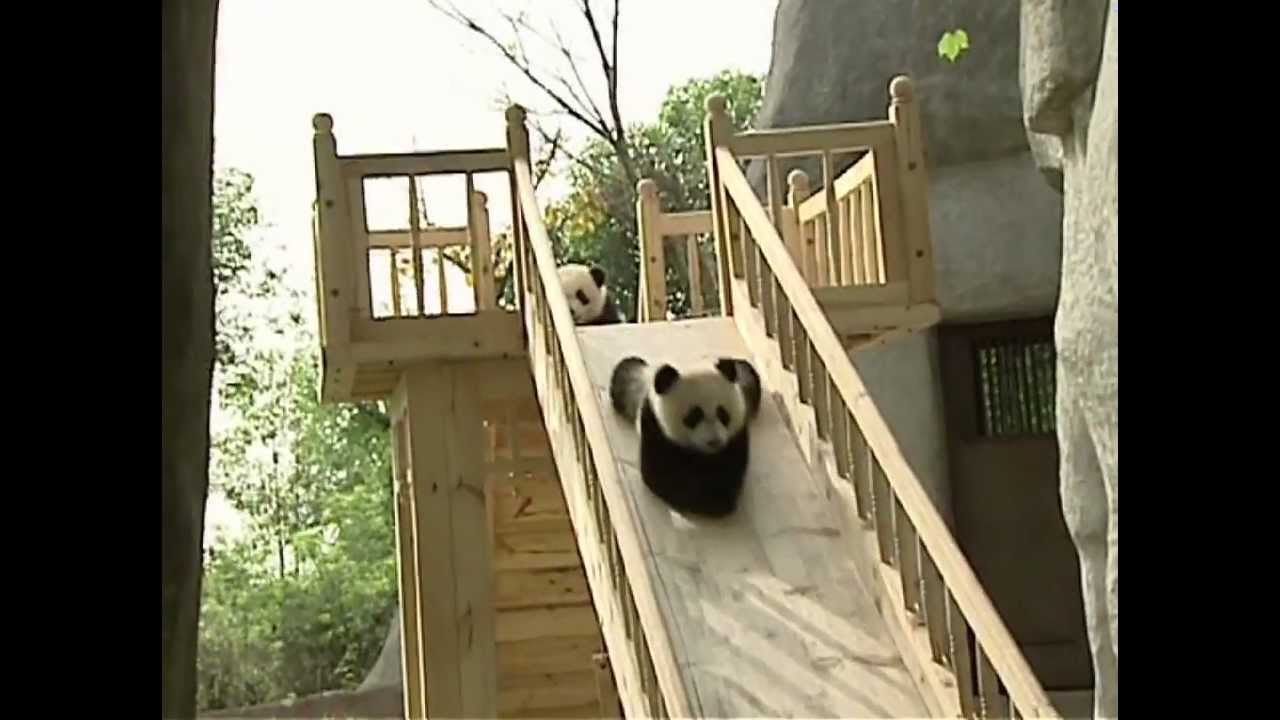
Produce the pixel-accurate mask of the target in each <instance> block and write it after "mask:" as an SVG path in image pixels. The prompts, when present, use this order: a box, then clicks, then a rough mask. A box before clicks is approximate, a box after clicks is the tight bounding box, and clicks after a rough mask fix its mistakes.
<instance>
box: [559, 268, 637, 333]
mask: <svg viewBox="0 0 1280 720" xmlns="http://www.w3.org/2000/svg"><path fill="white" fill-rule="evenodd" d="M557 272H558V273H559V275H560V287H562V288H563V289H564V299H565V300H566V301H567V302H568V303H569V312H570V313H572V314H573V324H574V325H615V324H617V323H622V322H626V320H625V319H624V318H623V317H622V312H621V311H619V310H618V306H617V305H615V304H614V302H613V297H612V296H611V295H609V287H608V285H607V284H606V283H605V275H604V270H602V269H600V268H599V267H598V266H595V265H592V266H587V265H578V264H576V263H570V264H568V265H561V266H560V267H559V268H557Z"/></svg>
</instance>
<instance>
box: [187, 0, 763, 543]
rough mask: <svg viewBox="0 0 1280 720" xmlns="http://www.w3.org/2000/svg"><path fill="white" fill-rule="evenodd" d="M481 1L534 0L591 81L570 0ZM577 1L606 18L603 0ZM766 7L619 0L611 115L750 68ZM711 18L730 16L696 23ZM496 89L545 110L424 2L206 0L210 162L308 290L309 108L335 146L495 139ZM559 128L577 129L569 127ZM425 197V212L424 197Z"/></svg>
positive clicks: (627, 113)
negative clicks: (240, 173)
mask: <svg viewBox="0 0 1280 720" xmlns="http://www.w3.org/2000/svg"><path fill="white" fill-rule="evenodd" d="M455 2H456V4H457V5H458V6H460V7H461V8H463V9H464V10H465V11H466V12H469V13H475V14H478V15H483V16H484V17H492V15H488V14H486V13H489V12H491V8H493V7H495V0H455ZM496 4H497V5H499V6H501V7H504V8H508V9H511V10H519V9H520V8H535V9H534V10H531V11H530V20H531V21H533V22H534V23H535V25H537V26H539V27H541V26H542V23H543V22H545V21H546V20H547V19H551V20H552V21H554V22H555V23H556V24H557V26H558V27H559V29H560V30H561V32H562V33H564V34H565V36H566V39H567V41H568V43H569V45H570V46H571V48H572V49H573V50H574V52H575V53H577V54H579V55H580V56H582V57H583V58H585V60H586V61H587V62H586V64H585V65H583V70H584V77H585V78H586V79H587V82H588V83H595V82H597V80H598V78H599V75H600V73H599V70H598V68H596V66H595V65H594V61H593V58H594V52H595V49H594V46H593V45H592V44H591V43H590V39H589V38H590V36H589V35H587V34H586V33H585V32H584V29H585V24H584V22H583V20H582V19H581V17H580V15H578V11H577V10H576V9H575V5H576V2H575V0H536V1H535V2H520V1H518V0H496ZM592 5H593V7H595V8H597V10H596V12H597V17H598V19H600V20H601V21H602V22H603V23H604V24H605V26H606V27H607V23H608V20H609V13H610V12H611V9H612V3H611V2H608V1H606V0H593V3H592ZM775 7H776V0H625V1H624V2H623V5H622V11H621V23H620V26H621V29H620V32H619V62H618V64H619V68H620V79H619V85H620V92H619V96H620V97H619V100H620V105H621V112H622V115H623V120H624V122H627V123H631V122H641V121H643V122H651V121H653V120H654V119H655V116H656V113H657V109H658V106H659V104H660V103H661V101H662V98H663V96H664V95H665V94H666V91H667V89H668V88H669V87H670V86H672V85H674V84H677V83H680V82H682V81H684V80H687V79H689V78H692V77H700V76H707V75H711V74H714V73H716V72H719V71H720V70H724V69H737V70H741V71H745V72H751V73H758V74H764V73H765V72H766V71H767V69H768V65H769V43H770V37H771V34H772V29H773V28H772V25H773V13H774V8H775ZM725 23H730V26H729V28H730V29H727V30H725V31H721V32H709V28H712V27H715V26H716V25H722V26H723V25H724V24H725ZM604 41H605V43H606V47H607V46H608V42H609V38H608V37H607V36H606V37H605V39H604ZM529 49H530V52H531V53H533V52H536V48H535V47H532V46H531V47H530V48H529ZM592 70H593V71H594V72H590V74H588V71H592ZM504 87H505V88H507V89H508V90H509V92H510V93H511V95H512V96H513V97H514V98H515V99H516V100H517V101H518V102H521V103H522V104H525V105H526V106H528V107H530V108H534V109H538V108H548V107H550V105H549V103H548V102H546V101H544V100H543V98H542V96H541V95H539V94H537V93H536V91H532V90H530V89H529V86H528V85H527V83H524V82H523V81H522V80H521V78H520V75H519V73H518V72H516V71H515V70H514V69H512V68H511V67H510V66H509V65H507V64H506V61H505V60H503V59H502V58H501V57H499V56H498V54H497V51H496V49H493V48H491V47H489V46H486V45H485V43H484V41H483V40H482V39H480V38H479V37H478V36H475V35H474V34H473V33H470V32H469V31H467V30H465V29H462V28H460V27H459V26H458V25H457V24H455V23H454V22H453V21H451V20H448V19H447V18H445V17H443V16H442V15H440V14H439V13H438V12H436V11H435V10H434V9H433V8H432V7H431V6H430V5H429V4H428V3H427V1H426V0H222V2H221V3H220V12H219V18H218V46H217V65H216V91H215V93H216V94H215V116H214V165H215V166H216V167H218V168H223V167H229V166H230V167H237V168H240V169H242V170H245V171H248V172H249V173H251V174H252V175H253V176H254V177H255V179H256V193H257V196H258V199H259V201H260V208H261V210H262V212H263V216H264V220H265V222H266V223H267V227H266V228H265V229H264V231H263V232H264V235H265V236H266V239H267V240H268V241H269V242H270V244H272V245H277V246H280V247H283V248H284V252H285V259H286V261H287V263H288V274H289V276H290V278H291V281H292V284H293V285H295V286H296V287H298V288H300V289H302V290H304V291H306V292H307V297H308V298H310V296H311V292H310V290H311V288H312V283H313V282H314V280H313V275H312V273H313V272H314V270H313V268H314V264H313V258H312V248H311V242H312V239H311V214H310V213H311V203H312V201H313V200H314V197H315V176H314V169H313V164H312V150H311V139H312V127H311V118H312V116H313V115H314V114H315V113H318V112H326V113H329V114H331V115H332V116H333V117H334V134H335V135H336V137H337V140H338V152H339V153H340V154H354V153H389V152H391V153H394V152H408V151H412V150H415V149H416V150H437V149H459V148H471V147H498V146H501V145H503V144H504V142H505V135H504V119H503V115H502V110H501V108H500V107H499V106H498V99H499V98H500V97H501V94H502V91H503V89H504ZM566 129H567V130H569V131H571V132H572V133H574V135H573V136H574V137H576V138H578V139H581V138H583V137H585V131H584V130H581V129H580V126H577V125H573V124H566ZM550 188H551V192H555V191H556V185H554V184H552V185H551V186H550ZM481 189H484V188H481ZM426 191H427V192H428V193H429V192H430V188H427V190H426ZM371 200H372V198H371ZM495 201H498V202H500V203H501V204H502V205H503V206H505V204H506V202H507V201H506V198H505V197H503V198H501V199H499V198H491V212H492V213H493V215H494V220H493V229H494V231H498V230H499V229H500V228H501V227H502V226H504V225H505V224H507V222H504V221H502V220H500V219H499V218H500V217H501V215H499V214H498V209H497V208H494V207H493V204H494V202H495ZM427 202H428V210H429V211H432V210H433V208H432V207H431V204H432V202H431V199H430V196H428V201H427ZM371 204H372V202H371ZM371 210H372V208H371ZM449 214H452V213H449ZM434 219H436V218H435V217H434V216H433V220H434ZM441 219H442V220H444V221H445V222H448V221H449V218H441ZM374 221H375V218H374V217H370V224H371V225H372V224H374ZM400 224H401V225H403V223H400ZM429 275H430V273H429ZM452 284H454V285H455V286H456V285H457V283H452ZM308 309H310V308H308ZM312 314H314V311H312ZM309 320H310V321H311V322H313V323H314V318H309ZM215 414H216V413H215ZM233 515H234V513H232V512H231V511H230V508H229V507H227V505H226V503H225V500H223V499H222V498H221V496H220V495H216V494H214V495H211V497H210V502H209V529H210V530H211V531H212V530H213V529H214V528H215V527H216V526H219V525H222V526H227V525H231V526H234V525H235V522H234V518H233V517H232V516H233ZM228 529H231V528H228ZM207 535H210V536H211V535H212V532H210V533H207ZM209 539H210V540H211V539H212V537H210V538H209Z"/></svg>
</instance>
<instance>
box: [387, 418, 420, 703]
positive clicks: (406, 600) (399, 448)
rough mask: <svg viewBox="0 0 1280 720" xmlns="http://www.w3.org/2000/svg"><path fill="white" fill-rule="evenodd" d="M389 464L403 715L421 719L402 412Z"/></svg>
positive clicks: (414, 558) (413, 543)
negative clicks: (390, 469)
mask: <svg viewBox="0 0 1280 720" xmlns="http://www.w3.org/2000/svg"><path fill="white" fill-rule="evenodd" d="M393 415H395V416H396V417H395V420H394V421H393V422H392V425H391V452H392V455H391V461H392V473H393V475H394V477H395V502H396V548H397V550H398V552H397V553H396V570H397V572H398V576H399V586H400V608H401V617H400V667H401V673H402V679H403V683H404V713H405V717H406V718H409V719H410V720H418V718H425V717H426V715H427V709H426V706H425V704H424V702H425V697H424V696H423V692H422V691H423V681H424V677H423V667H422V644H421V639H422V633H421V632H419V625H418V620H419V617H418V612H417V608H418V593H419V587H418V579H419V577H420V576H419V573H418V543H417V538H416V537H415V533H414V530H415V528H414V522H413V518H414V514H415V513H414V505H413V486H412V485H411V484H410V483H409V443H408V436H407V435H406V434H405V422H404V413H403V412H400V413H393Z"/></svg>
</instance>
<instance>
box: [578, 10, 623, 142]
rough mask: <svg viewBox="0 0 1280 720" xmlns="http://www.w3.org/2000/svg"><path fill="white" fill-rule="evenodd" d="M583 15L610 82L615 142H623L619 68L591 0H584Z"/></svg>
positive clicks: (606, 78)
mask: <svg viewBox="0 0 1280 720" xmlns="http://www.w3.org/2000/svg"><path fill="white" fill-rule="evenodd" d="M620 2H621V0H614V6H613V7H614V22H615V25H614V33H615V40H614V42H615V43H617V40H616V34H617V25H616V22H617V12H618V3H620ZM582 15H583V17H585V18H586V20H587V26H588V27H590V28H591V39H592V40H593V41H595V44H596V50H597V51H598V52H599V53H600V69H601V70H602V71H604V77H605V80H606V81H608V83H609V111H610V112H611V113H612V114H613V130H614V132H616V133H617V137H616V138H615V141H617V142H622V140H623V127H622V116H621V113H620V112H619V111H618V78H617V66H616V65H613V64H611V63H610V62H609V55H608V53H606V52H605V50H604V40H602V39H601V38H600V26H599V25H598V24H597V23H596V16H595V13H593V12H592V11H591V0H582Z"/></svg>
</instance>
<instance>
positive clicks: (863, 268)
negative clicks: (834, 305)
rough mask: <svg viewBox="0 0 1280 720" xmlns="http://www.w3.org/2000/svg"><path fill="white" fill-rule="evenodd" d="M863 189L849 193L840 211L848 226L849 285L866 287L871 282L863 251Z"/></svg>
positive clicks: (857, 188)
mask: <svg viewBox="0 0 1280 720" xmlns="http://www.w3.org/2000/svg"><path fill="white" fill-rule="evenodd" d="M865 187H866V186H865V185H859V186H857V187H855V188H854V189H853V190H852V191H850V192H849V194H848V196H846V199H845V206H844V208H843V209H842V210H841V213H842V214H843V215H844V217H845V219H846V221H847V222H848V224H849V264H850V268H849V277H850V280H849V284H850V285H866V284H869V283H870V282H871V279H870V278H869V277H868V273H867V262H866V257H865V254H864V251H863V248H865V247H866V246H867V233H866V230H865V228H863V227H862V195H863V190H864V189H865Z"/></svg>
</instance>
